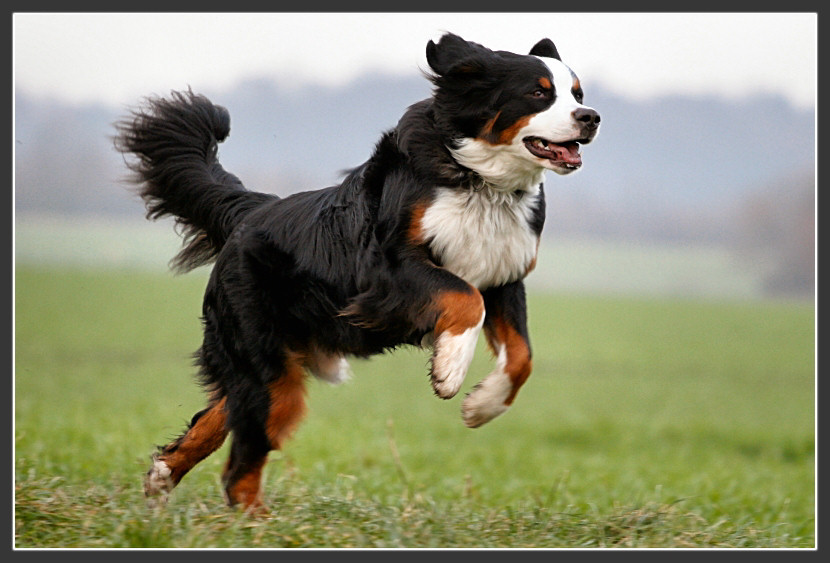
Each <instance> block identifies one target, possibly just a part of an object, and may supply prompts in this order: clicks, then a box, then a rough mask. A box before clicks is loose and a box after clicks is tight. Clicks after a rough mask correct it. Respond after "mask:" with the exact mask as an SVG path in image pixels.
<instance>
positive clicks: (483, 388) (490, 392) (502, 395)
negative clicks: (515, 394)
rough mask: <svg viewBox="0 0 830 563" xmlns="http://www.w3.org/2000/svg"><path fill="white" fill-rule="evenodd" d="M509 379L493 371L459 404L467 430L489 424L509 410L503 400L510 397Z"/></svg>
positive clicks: (501, 373)
mask: <svg viewBox="0 0 830 563" xmlns="http://www.w3.org/2000/svg"><path fill="white" fill-rule="evenodd" d="M511 389H512V384H511V382H510V378H509V377H507V375H505V374H504V373H503V372H501V371H495V372H493V373H491V374H490V375H488V376H487V377H486V378H485V379H484V380H483V381H481V382H480V383H478V384H477V385H476V386H475V387H474V388H473V390H472V391H470V392H469V393H468V394H467V396H466V397H464V402H462V403H461V416H462V418H463V419H464V424H465V425H466V426H467V427H469V428H477V427H479V426H481V425H482V424H485V423H487V422H490V421H491V420H493V419H494V418H496V417H497V416H499V415H500V414H502V413H503V412H504V411H506V410H507V409H508V408H509V405H507V404H505V400H507V397H509V396H510V391H511Z"/></svg>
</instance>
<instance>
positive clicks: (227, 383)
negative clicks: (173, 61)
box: [116, 33, 600, 510]
mask: <svg viewBox="0 0 830 563" xmlns="http://www.w3.org/2000/svg"><path fill="white" fill-rule="evenodd" d="M426 58H427V62H428V64H429V67H430V69H431V72H430V73H429V78H430V80H431V81H432V83H433V85H434V89H433V95H432V96H431V97H430V98H429V99H426V100H423V101H421V102H418V103H416V104H414V105H412V106H411V107H410V108H409V109H408V110H407V111H406V112H405V113H404V115H403V117H402V118H401V119H400V121H399V122H398V124H397V126H396V127H395V128H394V129H391V130H389V131H388V132H386V133H385V134H384V135H383V136H382V137H381V139H380V140H379V141H378V142H377V144H376V146H375V148H374V152H373V153H372V155H371V157H370V158H369V159H368V160H367V161H366V162H365V163H363V164H362V165H360V166H358V167H357V168H355V169H353V170H351V171H350V172H348V173H347V174H346V176H345V178H344V179H343V181H342V183H340V184H339V185H336V186H332V187H328V188H324V189H319V190H313V191H307V192H302V193H296V194H294V195H291V196H289V197H285V198H280V197H277V196H275V195H272V194H266V193H258V192H255V191H248V190H247V189H246V188H245V187H243V185H242V183H241V182H240V181H239V179H237V178H236V177H235V176H234V175H232V174H230V173H228V172H226V171H225V170H224V169H223V168H222V166H221V165H220V164H219V162H218V161H217V145H218V143H219V142H221V141H223V140H224V139H225V138H226V137H227V136H228V133H229V131H230V121H229V115H228V112H227V111H226V110H225V109H224V108H223V107H220V106H217V105H214V104H213V103H211V102H210V101H209V100H208V99H206V98H205V97H203V96H200V95H196V94H194V93H193V92H192V91H186V92H174V93H172V94H171V96H170V97H169V98H166V99H165V98H156V97H153V98H150V99H148V100H147V103H146V104H145V105H144V106H143V107H141V108H139V109H137V110H135V111H134V112H133V113H132V114H131V115H130V116H129V117H128V118H126V119H125V120H124V121H122V122H119V123H118V124H117V129H118V135H117V137H116V147H117V148H118V149H119V150H120V151H121V152H123V153H129V154H130V156H129V157H128V165H129V167H130V168H131V169H132V170H133V171H134V172H135V173H136V178H135V180H136V182H137V183H138V184H139V188H138V189H139V193H140V195H141V196H142V197H143V199H144V201H145V203H146V206H147V216H148V218H153V219H155V218H158V217H162V216H172V217H175V218H176V221H177V222H178V224H179V226H180V227H181V229H182V233H183V236H184V245H183V249H182V250H181V252H180V253H179V254H178V255H177V256H176V258H175V259H174V260H173V263H172V265H173V267H174V268H175V269H177V270H179V271H188V270H190V269H192V268H195V267H197V266H200V265H203V264H207V263H210V262H214V261H215V265H214V267H213V270H212V272H211V275H210V279H209V282H208V285H207V289H206V292H205V296H204V303H203V306H202V321H203V327H204V340H203V343H202V345H201V347H200V348H199V350H198V351H197V352H196V355H195V356H196V361H197V365H198V367H199V375H200V378H201V381H202V383H203V385H204V387H205V389H206V391H207V394H208V405H207V407H206V408H205V409H204V410H202V411H200V412H198V413H196V415H195V416H194V417H193V419H192V421H191V423H190V425H189V428H188V429H187V431H186V432H185V433H184V434H183V435H182V436H181V437H179V438H178V439H176V440H175V441H173V442H172V443H170V444H168V445H166V446H164V447H161V448H160V449H159V451H158V452H157V453H156V454H155V455H154V456H153V464H152V467H151V469H150V470H149V472H148V473H147V476H146V478H145V492H146V494H147V495H148V496H155V495H166V494H167V493H168V492H169V491H170V490H171V489H172V488H173V487H174V486H175V485H177V484H178V483H179V481H180V480H181V479H182V477H183V476H184V475H185V474H186V473H187V472H188V471H189V470H190V469H192V468H193V467H194V466H195V465H196V464H197V463H198V462H199V461H201V460H202V459H204V458H205V457H206V456H208V455H209V454H210V453H212V452H213V451H215V450H216V449H217V448H219V446H220V445H222V443H223V442H224V440H225V437H226V436H227V434H228V433H231V434H232V443H231V447H230V456H229V459H228V461H227V464H226V465H225V468H224V472H223V475H222V478H223V483H224V486H225V493H226V500H227V502H228V503H229V504H230V505H237V504H239V505H241V506H243V507H244V508H246V509H248V510H259V509H264V508H263V507H264V505H263V502H262V494H261V492H260V480H261V472H262V469H263V466H264V465H265V463H266V460H267V456H268V452H269V451H270V450H273V449H279V448H280V447H281V446H282V444H283V443H284V441H285V440H286V438H287V437H288V436H289V434H290V433H291V432H292V430H293V429H294V428H295V427H296V425H297V424H298V422H299V421H300V419H301V417H302V416H303V413H304V410H305V402H304V395H305V382H306V378H307V374H311V375H313V376H316V377H318V378H320V379H323V380H326V381H329V382H333V383H336V382H340V381H343V380H344V379H345V378H346V377H347V376H348V374H349V367H348V364H347V360H346V359H347V358H348V357H349V356H355V357H361V358H362V357H368V356H371V355H373V354H378V353H381V352H384V351H387V350H391V349H394V348H395V347H398V346H401V345H405V344H409V345H416V346H431V348H432V356H431V368H430V378H431V382H432V388H433V389H434V391H435V393H436V394H437V395H438V396H439V397H441V398H444V399H448V398H450V397H452V396H454V395H455V394H456V393H457V392H458V391H459V389H460V387H461V385H462V381H463V380H464V376H465V374H466V372H467V368H468V366H469V365H470V361H471V359H472V357H473V352H474V349H475V346H476V341H477V339H478V336H479V332H480V331H481V330H482V329H483V330H484V334H485V336H486V340H487V343H488V344H489V347H490V349H491V350H492V352H493V354H494V356H495V364H496V365H495V368H494V369H493V371H492V372H491V373H490V374H489V375H487V376H486V377H485V378H484V379H483V380H482V381H481V382H480V383H478V384H477V385H476V386H475V387H474V388H473V389H472V391H471V392H470V393H469V394H467V396H466V397H465V398H464V400H463V403H462V416H463V420H464V423H465V424H466V425H467V426H469V427H477V426H480V425H482V424H484V423H486V422H488V421H490V420H492V419H493V418H495V417H496V416H498V415H500V414H501V413H503V412H504V411H505V410H507V408H508V407H509V406H510V405H511V404H512V403H513V401H514V399H515V398H516V393H517V392H518V391H519V388H520V387H521V386H522V384H523V383H524V382H525V380H526V379H527V378H528V375H530V371H531V348H530V343H529V339H528V328H527V313H526V306H525V289H524V285H523V281H522V280H523V278H524V277H525V276H527V274H528V272H530V271H531V270H532V269H533V267H534V265H535V262H536V255H537V249H538V245H539V237H540V233H541V231H542V225H543V223H544V220H545V199H544V192H543V189H542V181H543V178H544V175H545V172H546V171H547V170H552V171H554V172H556V173H557V174H569V173H571V172H573V171H574V170H577V169H578V168H579V167H580V166H581V165H582V157H581V155H580V152H579V150H580V145H582V144H585V143H588V142H590V141H591V140H592V139H593V138H594V136H595V135H596V134H597V131H598V129H599V122H600V117H599V114H598V113H597V112H596V111H594V110H593V109H591V108H590V107H587V106H585V105H583V103H582V101H583V100H582V87H581V86H580V83H579V80H578V79H577V77H576V75H575V74H574V73H573V72H572V71H571V69H570V68H568V67H567V66H566V65H565V64H563V63H562V62H561V60H560V57H559V54H558V52H557V49H556V47H555V46H554V44H553V42H551V41H550V40H549V39H543V40H541V41H539V42H538V43H537V44H536V45H535V46H534V47H533V48H532V49H531V50H530V53H529V54H528V55H520V54H515V53H510V52H506V51H493V50H490V49H487V48H485V47H483V46H481V45H479V44H477V43H472V42H468V41H465V40H464V39H462V38H461V37H458V36H457V35H453V34H449V33H448V34H445V35H443V36H442V37H441V38H440V40H439V41H438V43H435V42H433V41H429V43H428V44H427V47H426Z"/></svg>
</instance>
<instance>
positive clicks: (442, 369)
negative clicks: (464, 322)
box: [431, 315, 484, 399]
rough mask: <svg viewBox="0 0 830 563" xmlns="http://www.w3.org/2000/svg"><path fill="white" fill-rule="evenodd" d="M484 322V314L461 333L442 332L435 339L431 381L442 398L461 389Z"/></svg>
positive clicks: (450, 395)
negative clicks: (473, 324) (476, 322)
mask: <svg viewBox="0 0 830 563" xmlns="http://www.w3.org/2000/svg"><path fill="white" fill-rule="evenodd" d="M482 323H484V316H483V315H482V317H481V321H480V322H479V323H478V324H477V325H476V326H474V327H470V328H468V329H467V330H465V331H464V332H462V333H461V334H451V333H449V332H442V333H441V334H439V335H438V337H437V338H436V339H435V351H434V352H433V354H432V371H431V381H432V388H433V389H434V390H435V393H436V394H437V395H438V396H439V397H441V398H442V399H449V398H450V397H454V396H455V394H456V393H458V390H459V389H461V384H462V383H464V376H465V375H467V368H469V367H470V362H472V361H473V355H474V354H475V351H476V341H478V333H479V332H480V331H481V325H482Z"/></svg>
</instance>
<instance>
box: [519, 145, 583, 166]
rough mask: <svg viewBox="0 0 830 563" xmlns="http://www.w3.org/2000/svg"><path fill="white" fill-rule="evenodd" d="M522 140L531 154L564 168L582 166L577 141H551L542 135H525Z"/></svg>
mask: <svg viewBox="0 0 830 563" xmlns="http://www.w3.org/2000/svg"><path fill="white" fill-rule="evenodd" d="M523 141H524V143H525V146H526V147H527V150H529V151H530V153H531V154H532V155H533V156H538V157H539V158H545V159H547V160H549V161H551V163H552V164H558V165H562V166H564V167H566V168H579V167H580V166H582V155H580V154H579V143H578V142H576V141H567V142H564V143H553V142H551V141H548V140H547V139H543V138H542V137H525V138H524V139H523Z"/></svg>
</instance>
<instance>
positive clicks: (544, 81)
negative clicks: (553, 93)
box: [539, 76, 553, 90]
mask: <svg viewBox="0 0 830 563" xmlns="http://www.w3.org/2000/svg"><path fill="white" fill-rule="evenodd" d="M539 86H541V87H542V88H547V89H548V90H550V89H551V88H552V87H553V84H551V83H550V80H548V77H547V76H543V77H541V78H540V79H539Z"/></svg>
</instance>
